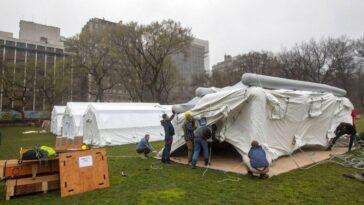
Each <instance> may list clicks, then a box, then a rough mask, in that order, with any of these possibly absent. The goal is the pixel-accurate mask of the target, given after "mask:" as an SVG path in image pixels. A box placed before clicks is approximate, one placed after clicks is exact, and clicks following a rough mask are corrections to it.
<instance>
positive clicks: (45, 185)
mask: <svg viewBox="0 0 364 205" xmlns="http://www.w3.org/2000/svg"><path fill="white" fill-rule="evenodd" d="M56 189H59V175H58V174H54V175H46V176H38V177H37V178H35V179H33V178H31V177H30V178H20V179H9V180H7V181H6V196H5V198H6V200H9V199H10V197H13V196H20V195H25V194H30V193H37V192H43V193H47V191H50V190H56Z"/></svg>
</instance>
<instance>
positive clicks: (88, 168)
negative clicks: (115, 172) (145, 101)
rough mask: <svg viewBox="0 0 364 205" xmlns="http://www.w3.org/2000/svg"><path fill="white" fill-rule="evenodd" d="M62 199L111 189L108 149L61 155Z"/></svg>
mask: <svg viewBox="0 0 364 205" xmlns="http://www.w3.org/2000/svg"><path fill="white" fill-rule="evenodd" d="M59 168H60V189H61V197H65V196H69V195H74V194H78V193H83V192H87V191H91V190H94V189H100V188H106V187H109V174H108V164H107V157H106V149H104V148H99V149H91V150H85V151H75V152H69V153H61V154H59Z"/></svg>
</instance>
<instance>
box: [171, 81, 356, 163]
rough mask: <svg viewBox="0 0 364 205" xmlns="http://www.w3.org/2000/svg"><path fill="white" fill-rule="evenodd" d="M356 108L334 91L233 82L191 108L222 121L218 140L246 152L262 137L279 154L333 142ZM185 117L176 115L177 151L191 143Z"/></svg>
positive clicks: (274, 155)
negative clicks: (185, 132)
mask: <svg viewBox="0 0 364 205" xmlns="http://www.w3.org/2000/svg"><path fill="white" fill-rule="evenodd" d="M352 109H353V105H352V104H351V102H350V101H349V100H348V99H347V98H344V97H337V96H334V95H333V94H332V93H322V92H321V93H319V92H312V91H291V90H268V89H264V88H261V87H243V86H242V87H234V86H233V87H231V88H229V89H226V90H220V91H219V92H216V93H210V94H207V95H205V96H204V97H202V98H201V99H200V100H199V101H198V102H197V104H196V105H195V106H194V107H193V108H192V109H191V110H190V112H191V113H192V115H193V116H194V117H195V118H197V119H199V118H201V117H206V118H207V121H208V124H213V123H216V125H217V127H218V134H217V135H218V140H219V141H220V142H223V141H226V142H228V143H230V144H232V145H233V146H234V147H235V149H236V150H237V151H238V152H239V153H240V154H241V155H242V156H243V155H244V154H246V153H248V151H249V149H250V143H251V141H252V140H257V141H258V142H259V143H260V144H262V145H263V147H264V149H265V150H266V151H267V153H268V154H269V155H270V157H271V158H272V159H276V158H278V157H280V156H283V155H288V154H291V153H293V152H294V151H295V150H297V149H299V148H301V147H303V146H305V145H321V146H327V144H328V140H329V139H331V138H333V137H334V130H335V128H336V126H337V125H338V124H339V123H340V122H348V123H351V116H350V113H351V110H352ZM184 122H185V119H184V115H183V114H179V115H178V117H177V118H176V119H175V120H174V125H175V129H176V135H175V136H174V140H173V144H172V150H171V151H172V152H173V151H175V150H177V149H178V148H179V147H181V146H182V145H184V144H185V141H184V139H183V129H182V125H183V123H184Z"/></svg>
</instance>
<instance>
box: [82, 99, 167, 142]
mask: <svg viewBox="0 0 364 205" xmlns="http://www.w3.org/2000/svg"><path fill="white" fill-rule="evenodd" d="M171 108H172V106H161V105H159V104H155V103H130V104H121V105H110V104H91V105H89V106H88V108H87V110H86V112H85V115H84V117H83V134H84V142H85V143H87V144H92V145H98V146H107V145H122V144H130V143H136V142H138V141H139V140H140V138H142V137H144V135H145V134H147V133H148V134H149V135H150V141H157V140H163V139H164V136H163V128H162V126H161V124H160V120H161V118H162V115H163V114H164V113H166V114H168V115H170V114H171V110H172V109H171Z"/></svg>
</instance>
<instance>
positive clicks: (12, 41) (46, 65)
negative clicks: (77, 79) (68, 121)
mask: <svg viewBox="0 0 364 205" xmlns="http://www.w3.org/2000/svg"><path fill="white" fill-rule="evenodd" d="M19 27H20V29H19V38H14V37H13V34H12V33H9V32H3V31H2V32H0V66H1V67H0V69H1V93H0V110H23V111H24V110H33V111H35V110H48V109H50V107H51V106H52V105H53V103H61V102H66V101H68V100H72V92H73V91H72V86H70V84H73V83H74V81H73V79H72V78H71V77H73V74H72V73H71V71H73V70H72V68H73V67H72V66H71V64H72V60H68V58H66V56H67V54H65V52H64V46H63V42H62V41H61V37H60V29H59V28H57V27H53V26H47V25H41V24H37V23H34V22H28V21H23V20H22V21H20V24H19ZM62 85H63V87H62ZM66 86H67V87H70V89H69V90H68V94H65V93H64V92H62V93H61V92H56V90H57V89H58V90H62V89H63V88H66ZM55 88H57V89H55ZM51 89H53V90H52V91H51ZM63 91H65V90H63ZM50 92H51V93H50ZM57 94H62V96H56V95H57Z"/></svg>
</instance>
